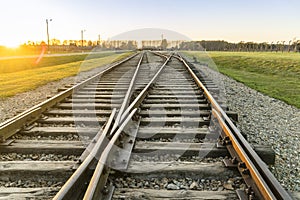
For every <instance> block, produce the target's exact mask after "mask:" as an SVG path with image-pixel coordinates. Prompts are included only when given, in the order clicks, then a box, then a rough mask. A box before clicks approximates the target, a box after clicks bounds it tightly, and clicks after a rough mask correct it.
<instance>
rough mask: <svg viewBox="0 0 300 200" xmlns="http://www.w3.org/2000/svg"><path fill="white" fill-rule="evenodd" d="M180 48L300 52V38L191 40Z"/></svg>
mask: <svg viewBox="0 0 300 200" xmlns="http://www.w3.org/2000/svg"><path fill="white" fill-rule="evenodd" d="M179 49H180V50H194V51H244V52H254V51H270V52H291V51H293V52H300V40H297V41H292V40H290V41H288V42H287V43H286V42H285V41H277V42H271V43H267V42H262V43H257V42H245V41H241V42H238V43H230V42H227V41H224V40H213V41H207V40H202V41H189V42H183V43H181V44H180V47H179Z"/></svg>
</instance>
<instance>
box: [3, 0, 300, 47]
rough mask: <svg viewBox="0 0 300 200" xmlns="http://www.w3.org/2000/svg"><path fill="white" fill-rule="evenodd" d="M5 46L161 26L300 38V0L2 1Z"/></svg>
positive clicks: (201, 33)
mask: <svg viewBox="0 0 300 200" xmlns="http://www.w3.org/2000/svg"><path fill="white" fill-rule="evenodd" d="M0 2H1V6H0V27H1V31H0V45H14V44H18V43H24V42H26V41H28V40H31V41H41V40H44V41H46V38H47V37H46V22H45V19H47V18H49V19H50V18H51V19H53V21H52V22H50V23H49V30H50V38H54V37H55V38H57V39H60V40H64V39H80V37H81V35H80V31H81V30H82V29H86V32H85V33H84V37H85V39H91V40H97V37H98V34H100V35H101V37H102V38H103V39H107V38H111V37H113V36H114V35H117V34H120V33H122V32H125V31H131V30H134V29H140V28H162V29H169V30H172V31H176V32H179V33H181V34H183V35H186V36H188V37H189V38H191V39H193V40H202V39H204V40H219V39H223V40H227V41H233V42H238V41H241V40H244V41H268V42H271V41H278V40H280V41H282V40H285V41H288V40H291V39H293V38H294V37H297V39H300V26H299V20H300V1H299V0H150V1H149V0H148V1H146V0H95V1H91V0H7V1H6V0H0Z"/></svg>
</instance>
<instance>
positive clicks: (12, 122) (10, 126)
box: [0, 53, 139, 142]
mask: <svg viewBox="0 0 300 200" xmlns="http://www.w3.org/2000/svg"><path fill="white" fill-rule="evenodd" d="M138 54H139V53H135V54H134V55H132V56H129V57H127V58H125V59H123V60H121V61H119V62H117V63H114V64H113V65H112V66H110V67H108V68H107V69H105V70H103V71H102V72H99V73H98V74H96V75H94V76H92V77H90V78H88V79H87V80H85V81H83V82H81V83H79V84H77V85H75V86H73V87H71V88H69V89H67V90H65V91H63V92H61V93H59V94H57V95H55V96H53V97H51V98H49V99H47V100H46V101H44V102H42V103H39V104H38V105H36V106H33V107H31V108H29V109H27V110H26V111H24V112H22V113H20V114H18V115H17V116H15V117H13V118H11V119H9V120H7V121H5V122H3V123H1V124H0V142H4V141H5V140H6V139H7V138H9V137H10V136H12V135H14V134H15V133H16V132H17V131H19V130H20V129H21V128H22V127H23V126H24V124H26V123H28V122H32V121H34V120H36V119H37V118H38V117H39V116H40V115H41V113H43V112H44V111H46V110H47V109H49V108H50V107H52V106H54V105H56V104H57V103H59V102H61V101H62V100H64V99H65V98H67V97H69V96H70V95H72V93H73V92H74V91H76V90H78V89H80V88H82V87H83V86H85V85H87V84H89V83H90V82H92V81H94V80H96V79H97V78H99V77H100V76H102V75H103V74H105V73H107V72H109V71H111V70H112V69H113V68H115V67H117V66H119V65H120V64H122V63H124V62H126V61H128V60H130V59H132V58H133V57H135V56H136V55H138Z"/></svg>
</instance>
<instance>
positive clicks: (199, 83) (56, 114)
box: [0, 52, 291, 199]
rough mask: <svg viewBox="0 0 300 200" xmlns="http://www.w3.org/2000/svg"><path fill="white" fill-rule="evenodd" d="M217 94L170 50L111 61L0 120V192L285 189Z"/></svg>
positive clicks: (57, 194)
mask: <svg viewBox="0 0 300 200" xmlns="http://www.w3.org/2000/svg"><path fill="white" fill-rule="evenodd" d="M217 94H218V88H217V87H216V86H215V85H214V83H213V82H212V81H211V80H208V79H207V78H206V77H205V76H204V75H203V74H201V73H200V74H199V73H198V72H196V71H195V70H194V69H193V66H190V64H189V63H187V62H186V61H185V60H184V59H183V58H182V57H181V56H180V55H177V54H171V53H169V54H165V55H164V54H160V53H155V52H142V53H139V54H136V55H134V56H132V57H130V58H128V59H126V60H124V61H122V62H120V63H117V64H115V65H113V66H112V67H110V68H108V69H107V70H105V71H104V72H102V73H100V74H97V75H95V76H93V77H91V78H89V79H88V80H86V81H84V82H83V83H81V84H78V85H74V86H70V87H68V88H65V89H64V90H63V91H62V93H61V94H59V95H57V96H55V97H53V98H51V99H49V100H48V101H47V102H45V103H43V104H40V105H37V106H35V107H33V108H32V109H30V110H28V111H26V112H24V113H21V114H20V115H19V116H17V117H15V118H13V119H11V120H9V121H7V122H4V123H3V124H1V129H0V135H1V136H2V143H1V144H0V145H1V146H0V150H1V154H2V157H1V158H2V161H1V165H0V166H2V167H1V169H0V170H1V179H0V186H1V189H2V192H0V198H1V197H4V198H16V199H17V198H24V199H25V198H33V199H52V198H54V199H82V198H84V199H111V198H112V199H162V198H167V199H239V198H240V199H291V197H290V196H289V194H288V193H287V192H286V191H285V190H284V189H283V188H282V187H281V186H280V184H279V183H278V182H277V180H276V179H275V178H274V176H273V175H272V174H271V173H270V172H269V170H268V168H267V165H266V164H265V163H267V164H272V162H274V154H273V152H272V151H271V150H270V149H269V148H267V147H264V146H255V147H253V146H250V145H249V144H248V143H247V141H246V140H245V139H244V137H243V136H242V135H241V133H240V132H239V131H238V129H237V128H236V127H235V125H234V122H233V120H232V118H233V119H236V116H235V115H234V114H233V113H231V112H229V111H226V110H225V111H224V109H225V106H224V102H217V101H216V99H217V98H218V96H217ZM223 108H224V109H223ZM228 116H230V117H231V118H229V117H228ZM253 148H254V149H255V151H254V149H253ZM258 155H259V156H258Z"/></svg>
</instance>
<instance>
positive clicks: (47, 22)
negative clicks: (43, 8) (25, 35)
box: [46, 19, 52, 53]
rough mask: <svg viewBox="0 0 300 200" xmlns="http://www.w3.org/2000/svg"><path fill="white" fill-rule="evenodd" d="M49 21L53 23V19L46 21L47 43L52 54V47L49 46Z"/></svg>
mask: <svg viewBox="0 0 300 200" xmlns="http://www.w3.org/2000/svg"><path fill="white" fill-rule="evenodd" d="M49 21H50V22H51V21H52V19H49V20H48V19H46V25H47V41H48V43H47V44H48V53H50V45H49V27H48V24H49Z"/></svg>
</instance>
